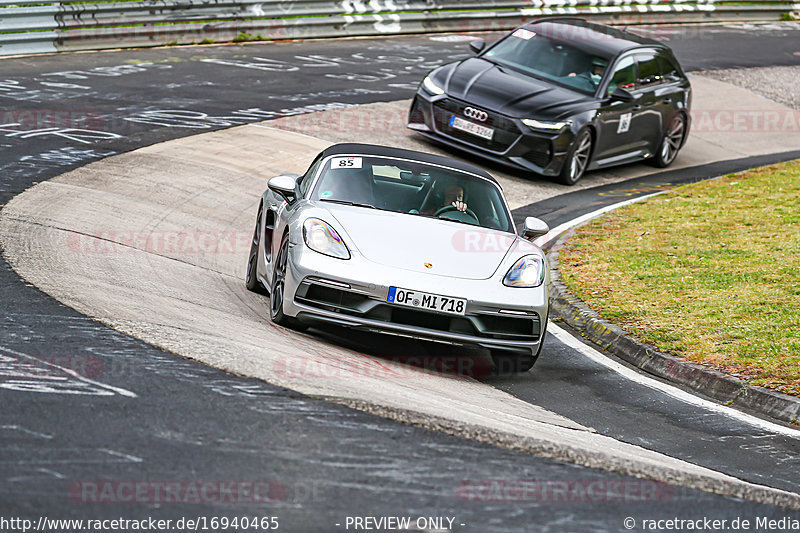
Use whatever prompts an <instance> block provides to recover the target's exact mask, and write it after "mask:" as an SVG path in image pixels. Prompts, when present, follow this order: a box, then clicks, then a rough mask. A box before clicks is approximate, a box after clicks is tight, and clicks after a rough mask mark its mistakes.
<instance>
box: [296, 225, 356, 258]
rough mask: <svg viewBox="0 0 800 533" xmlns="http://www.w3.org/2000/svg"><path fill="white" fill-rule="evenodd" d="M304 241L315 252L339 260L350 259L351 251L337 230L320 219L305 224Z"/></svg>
mask: <svg viewBox="0 0 800 533" xmlns="http://www.w3.org/2000/svg"><path fill="white" fill-rule="evenodd" d="M303 240H304V241H306V245H307V246H308V247H309V248H311V249H312V250H314V251H315V252H319V253H321V254H324V255H329V256H331V257H336V258H338V259H350V251H349V250H348V249H347V246H345V244H344V241H342V238H341V237H339V234H338V233H336V230H335V229H333V228H332V227H331V226H330V225H329V224H328V223H326V222H323V221H322V220H320V219H318V218H309V219H307V220H306V221H305V222H303Z"/></svg>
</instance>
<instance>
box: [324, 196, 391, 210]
mask: <svg viewBox="0 0 800 533" xmlns="http://www.w3.org/2000/svg"><path fill="white" fill-rule="evenodd" d="M319 201H320V202H331V203H332V204H341V205H352V206H355V207H366V208H368V209H378V208H377V207H375V206H374V205H370V204H360V203H358V202H351V201H350V200H334V199H331V198H320V199H319Z"/></svg>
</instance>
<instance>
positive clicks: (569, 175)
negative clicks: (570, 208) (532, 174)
mask: <svg viewBox="0 0 800 533" xmlns="http://www.w3.org/2000/svg"><path fill="white" fill-rule="evenodd" d="M591 158H592V132H590V131H589V129H588V128H584V129H582V130H581V131H579V132H578V134H577V135H576V136H575V139H574V140H573V141H572V146H570V148H569V151H568V152H567V157H566V159H565V160H564V166H563V167H562V168H561V173H560V174H559V175H558V182H559V183H563V184H564V185H575V184H576V183H578V180H580V179H581V178H582V177H583V174H584V173H585V172H586V167H588V166H589V161H590V160H591Z"/></svg>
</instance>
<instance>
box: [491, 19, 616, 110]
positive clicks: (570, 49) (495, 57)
mask: <svg viewBox="0 0 800 533" xmlns="http://www.w3.org/2000/svg"><path fill="white" fill-rule="evenodd" d="M483 57H484V58H485V59H487V60H489V61H491V62H493V63H497V64H498V65H506V66H509V67H511V68H513V69H515V70H518V71H521V72H524V73H527V74H532V75H533V76H536V77H538V78H542V79H546V80H551V81H554V82H556V83H559V84H561V85H566V86H568V87H570V88H572V89H575V90H577V91H580V92H582V93H585V94H594V93H595V91H596V90H597V87H598V85H599V84H600V80H601V79H602V77H603V74H604V72H605V69H606V67H607V66H608V58H603V57H599V56H596V55H592V54H590V53H588V52H585V51H583V50H581V49H579V48H577V47H575V46H573V45H572V44H568V43H566V42H562V41H559V40H557V39H553V38H552V37H548V36H543V35H540V34H538V33H536V32H534V31H533V30H528V29H525V28H519V29H517V30H516V31H514V32H513V33H512V34H511V35H509V36H508V37H507V38H506V39H503V40H502V41H501V42H499V43H497V45H495V46H493V47H492V48H491V49H490V50H489V51H487V52H486V54H484V56H483Z"/></svg>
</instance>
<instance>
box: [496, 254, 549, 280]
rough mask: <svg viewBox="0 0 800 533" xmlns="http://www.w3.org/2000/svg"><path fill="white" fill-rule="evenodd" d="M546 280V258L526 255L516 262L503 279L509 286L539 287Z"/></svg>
mask: <svg viewBox="0 0 800 533" xmlns="http://www.w3.org/2000/svg"><path fill="white" fill-rule="evenodd" d="M543 282H544V258H543V257H542V256H540V255H526V256H525V257H523V258H521V259H520V260H519V261H517V262H516V263H514V266H512V267H511V270H509V271H508V274H506V277H505V278H504V279H503V285H505V286H507V287H538V286H539V285H541V284H542V283H543Z"/></svg>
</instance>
